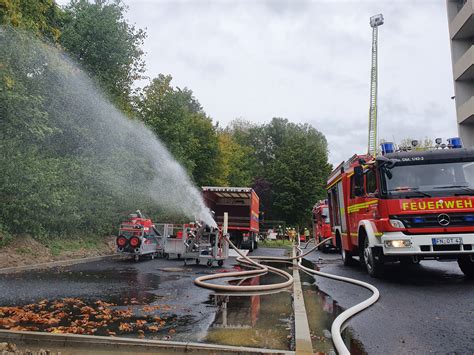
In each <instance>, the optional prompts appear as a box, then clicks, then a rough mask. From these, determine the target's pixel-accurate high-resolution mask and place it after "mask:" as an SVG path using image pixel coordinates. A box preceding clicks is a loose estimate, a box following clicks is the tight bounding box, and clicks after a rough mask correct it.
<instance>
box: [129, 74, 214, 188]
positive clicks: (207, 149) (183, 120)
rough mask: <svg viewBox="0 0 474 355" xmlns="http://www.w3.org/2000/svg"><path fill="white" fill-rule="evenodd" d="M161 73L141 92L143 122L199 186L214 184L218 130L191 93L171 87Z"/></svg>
mask: <svg viewBox="0 0 474 355" xmlns="http://www.w3.org/2000/svg"><path fill="white" fill-rule="evenodd" d="M171 80H172V77H171V76H170V75H163V74H160V75H159V76H158V77H157V78H155V79H153V80H152V81H151V82H150V84H149V85H147V86H146V87H145V88H144V89H143V90H142V92H141V94H140V97H139V100H138V101H137V107H138V112H139V117H140V119H141V120H142V121H143V122H144V123H145V124H146V125H147V126H148V127H150V128H151V129H152V130H153V131H154V132H155V133H156V135H157V136H158V137H160V139H161V140H162V141H163V142H164V144H165V145H166V146H167V147H168V149H169V150H170V151H171V153H172V154H173V156H174V157H175V158H176V159H177V160H178V161H180V162H181V163H182V164H183V165H184V166H185V167H186V169H187V170H188V172H189V173H190V174H191V175H192V176H193V178H194V181H195V182H196V184H198V185H210V184H213V183H214V182H215V178H216V176H217V174H218V172H217V159H218V154H219V151H218V149H219V148H218V141H217V133H216V128H215V127H214V126H213V125H212V120H211V119H210V118H209V117H208V116H207V115H206V113H205V112H204V110H203V109H202V107H201V105H200V103H199V102H198V101H197V100H196V98H195V97H194V96H193V93H192V91H191V90H189V89H187V88H184V89H180V88H178V87H173V86H172V85H171Z"/></svg>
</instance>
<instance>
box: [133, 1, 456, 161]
mask: <svg viewBox="0 0 474 355" xmlns="http://www.w3.org/2000/svg"><path fill="white" fill-rule="evenodd" d="M125 3H126V4H127V5H128V7H129V11H128V14H127V18H128V19H129V20H130V21H131V22H132V23H136V25H137V26H138V27H141V28H144V27H146V29H147V33H148V38H147V39H146V42H145V51H146V52H147V56H146V63H147V70H148V72H147V74H148V76H150V77H155V76H157V75H158V74H159V73H165V74H171V75H172V76H173V78H174V84H175V85H178V86H180V87H184V86H187V87H189V88H190V89H192V90H193V91H194V93H195V96H196V97H197V98H198V100H199V101H200V102H201V104H202V105H203V107H204V109H205V110H206V112H207V113H208V114H209V115H210V116H211V117H212V118H213V119H214V120H216V121H219V122H220V124H221V125H222V124H224V125H225V124H227V123H228V122H230V121H231V120H232V119H234V118H236V117H243V118H245V119H249V120H252V121H256V122H265V121H269V120H270V119H271V118H272V117H274V116H277V117H286V118H288V119H289V120H291V121H294V122H308V123H310V124H312V125H314V126H315V127H316V128H318V129H319V130H320V131H321V132H323V133H324V134H325V135H326V137H327V139H328V142H329V149H330V159H331V162H332V163H333V164H338V163H339V162H340V160H343V159H346V158H348V157H350V156H351V155H353V154H354V153H356V152H357V153H364V152H365V151H366V149H367V129H368V128H367V126H368V110H369V84H370V51H371V28H370V26H369V17H370V16H372V15H374V14H376V13H380V12H382V13H383V14H384V17H385V24H384V25H383V26H381V27H380V31H379V40H380V43H379V50H380V56H379V100H378V104H379V111H378V112H379V122H378V126H379V137H381V138H385V139H389V140H392V139H393V137H395V139H396V140H401V139H403V138H405V137H408V136H409V137H417V138H422V137H424V136H428V137H430V138H434V137H436V136H442V137H444V138H447V137H449V136H455V135H456V131H457V127H456V118H455V110H454V102H453V101H452V100H451V99H450V97H451V96H452V95H453V91H454V90H453V83H452V72H451V58H450V49H449V35H448V24H447V16H446V8H445V6H446V4H445V3H444V2H441V1H416V2H414V1H298V0H288V1H283V0H276V1H271V0H268V1H267V0H265V1H264V0H259V1H254V0H252V1H250V0H249V1H245V0H240V1H152V0H125Z"/></svg>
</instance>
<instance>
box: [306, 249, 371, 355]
mask: <svg viewBox="0 0 474 355" xmlns="http://www.w3.org/2000/svg"><path fill="white" fill-rule="evenodd" d="M297 249H298V251H299V252H300V253H301V249H300V247H299V246H298V247H297ZM301 257H302V255H299V258H300V259H299V260H298V267H299V268H300V269H301V270H303V271H305V272H308V273H310V274H313V275H318V276H322V277H326V278H329V279H333V280H337V281H342V282H347V283H350V284H353V285H357V286H361V287H364V288H366V289H368V290H369V291H372V296H370V297H369V298H367V299H366V300H364V301H362V302H360V303H358V304H356V305H354V306H352V307H351V308H349V309H346V310H345V311H344V312H342V313H341V314H340V315H338V316H337V317H336V319H334V321H333V322H332V325H331V335H332V341H333V342H334V346H335V347H336V350H337V352H338V354H340V355H350V351H349V349H347V347H346V344H344V340H342V335H341V333H342V329H341V328H342V326H343V325H344V323H345V322H347V321H348V320H349V319H350V318H352V317H353V316H355V315H356V314H358V313H360V312H362V311H363V310H364V309H366V308H369V307H370V306H371V305H373V304H374V303H375V302H377V300H378V299H379V297H380V293H379V290H378V289H377V288H376V287H375V286H373V285H371V284H369V283H367V282H363V281H360V280H356V279H352V278H350V277H343V276H337V275H333V274H328V273H325V272H321V271H316V270H313V269H310V268H307V267H306V266H303V264H302V260H303V259H302V258H301Z"/></svg>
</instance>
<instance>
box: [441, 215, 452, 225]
mask: <svg viewBox="0 0 474 355" xmlns="http://www.w3.org/2000/svg"><path fill="white" fill-rule="evenodd" d="M450 222H451V218H449V216H448V215H447V214H446V213H442V214H440V215H439V216H438V223H439V225H440V226H443V227H446V226H447V225H449V223H450Z"/></svg>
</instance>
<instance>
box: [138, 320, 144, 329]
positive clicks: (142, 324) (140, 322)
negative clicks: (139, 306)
mask: <svg viewBox="0 0 474 355" xmlns="http://www.w3.org/2000/svg"><path fill="white" fill-rule="evenodd" d="M145 324H146V320H142V319H137V321H136V325H137V328H142V327H143V326H144V325H145Z"/></svg>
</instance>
